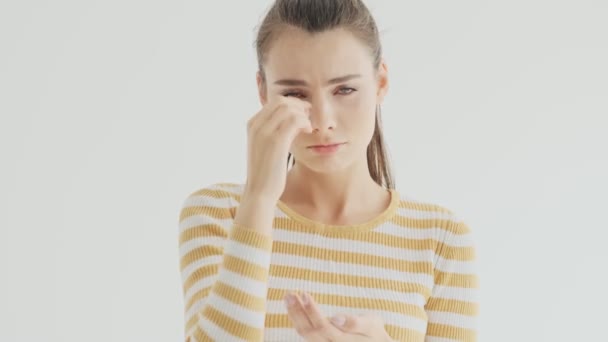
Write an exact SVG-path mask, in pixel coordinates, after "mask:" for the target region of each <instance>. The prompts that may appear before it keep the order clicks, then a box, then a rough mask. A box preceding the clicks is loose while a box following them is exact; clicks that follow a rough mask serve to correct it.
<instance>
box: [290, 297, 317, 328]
mask: <svg viewBox="0 0 608 342" xmlns="http://www.w3.org/2000/svg"><path fill="white" fill-rule="evenodd" d="M290 298H291V299H293V302H290ZM285 304H286V305H287V315H288V316H289V318H290V319H291V321H292V324H293V327H294V329H296V331H297V332H298V334H300V335H302V336H305V335H306V334H308V333H310V331H311V328H312V324H311V323H310V321H309V320H308V316H307V315H306V313H305V312H304V309H302V306H301V304H300V302H299V299H298V296H296V295H295V294H294V293H291V292H290V293H288V294H287V295H285Z"/></svg>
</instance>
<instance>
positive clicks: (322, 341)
mask: <svg viewBox="0 0 608 342" xmlns="http://www.w3.org/2000/svg"><path fill="white" fill-rule="evenodd" d="M289 296H291V298H293V301H292V302H290V301H288V298H289ZM285 305H286V306H287V314H288V316H289V318H290V320H291V322H292V324H293V326H294V328H295V329H296V331H297V332H298V334H299V335H300V336H302V337H304V339H305V340H306V341H311V342H312V341H314V342H326V341H327V342H346V341H348V342H371V341H375V342H393V339H392V338H391V337H390V335H389V334H388V333H387V332H386V330H385V329H384V321H383V319H382V317H380V316H379V315H376V314H365V315H358V316H355V315H349V314H340V316H342V317H344V318H345V319H344V321H343V324H341V325H339V324H337V323H332V321H330V320H329V319H327V318H326V316H325V315H324V314H323V312H321V310H320V309H319V306H318V305H317V303H316V302H315V300H314V298H313V297H312V296H311V295H310V294H308V293H306V292H304V293H303V294H302V295H298V294H296V293H293V292H291V293H288V294H287V295H286V296H285ZM336 316H338V315H336ZM334 317H335V316H334Z"/></svg>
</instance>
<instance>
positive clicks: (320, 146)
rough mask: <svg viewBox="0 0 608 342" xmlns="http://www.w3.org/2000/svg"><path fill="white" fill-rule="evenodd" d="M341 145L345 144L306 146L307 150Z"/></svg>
mask: <svg viewBox="0 0 608 342" xmlns="http://www.w3.org/2000/svg"><path fill="white" fill-rule="evenodd" d="M342 144H346V143H345V142H341V143H335V144H327V145H312V146H308V148H328V147H336V146H339V145H342Z"/></svg>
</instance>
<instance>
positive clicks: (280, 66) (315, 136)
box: [258, 27, 388, 172]
mask: <svg viewBox="0 0 608 342" xmlns="http://www.w3.org/2000/svg"><path fill="white" fill-rule="evenodd" d="M271 45H272V46H271V48H270V50H269V51H268V54H267V60H266V64H265V65H264V71H265V74H266V87H265V89H264V85H263V84H262V83H261V78H260V75H259V74H258V87H259V90H260V100H261V102H262V104H265V103H266V102H267V101H271V100H272V98H273V97H278V96H292V97H297V98H300V99H302V100H303V101H308V102H310V104H311V113H310V121H311V124H312V128H313V133H310V134H309V133H301V134H299V135H298V136H297V137H296V138H295V140H294V141H293V144H292V145H291V149H290V152H291V153H292V154H293V155H294V157H295V158H296V161H297V163H301V164H303V165H304V166H306V167H308V168H310V169H312V170H314V171H317V172H331V171H336V170H340V169H343V168H345V167H347V166H349V165H351V164H352V163H354V162H365V163H367V146H368V144H369V142H370V141H371V138H372V136H373V132H374V124H375V115H376V106H377V105H378V104H380V103H381V102H382V99H383V97H384V95H385V93H386V91H387V88H388V81H387V75H386V65H385V64H384V62H382V63H381V65H380V68H379V70H377V71H376V70H374V67H373V58H372V55H371V52H370V50H369V48H367V47H366V46H365V45H363V43H361V42H360V41H359V40H357V38H356V37H355V36H354V35H353V34H352V33H350V32H349V31H347V30H345V29H334V30H330V31H325V32H322V33H317V34H314V35H312V34H310V33H307V32H306V31H304V30H301V29H298V28H295V27H290V28H289V29H288V30H285V31H283V32H282V33H281V35H280V36H279V38H278V39H277V40H275V41H274V42H273V43H272V44H271ZM330 80H333V81H332V82H330ZM330 143H345V144H343V145H341V146H340V147H339V148H338V150H337V151H336V152H334V153H331V154H321V153H318V152H315V150H314V149H312V148H310V146H311V145H319V144H330Z"/></svg>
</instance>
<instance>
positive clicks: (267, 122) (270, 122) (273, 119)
mask: <svg viewBox="0 0 608 342" xmlns="http://www.w3.org/2000/svg"><path fill="white" fill-rule="evenodd" d="M310 106H311V105H310V103H309V102H306V101H303V100H300V99H298V98H290V97H283V98H280V99H278V100H277V101H276V102H274V103H271V104H270V105H269V106H268V108H266V109H264V111H263V112H262V113H260V114H259V115H258V116H257V117H254V118H253V119H252V120H253V122H252V123H251V130H252V131H253V132H257V131H258V130H261V129H266V128H268V129H270V130H271V131H274V130H276V129H277V127H278V125H279V123H280V122H281V121H282V120H281V119H283V116H281V115H277V114H279V112H285V111H290V110H293V111H298V112H302V113H305V112H308V111H309V109H310Z"/></svg>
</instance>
